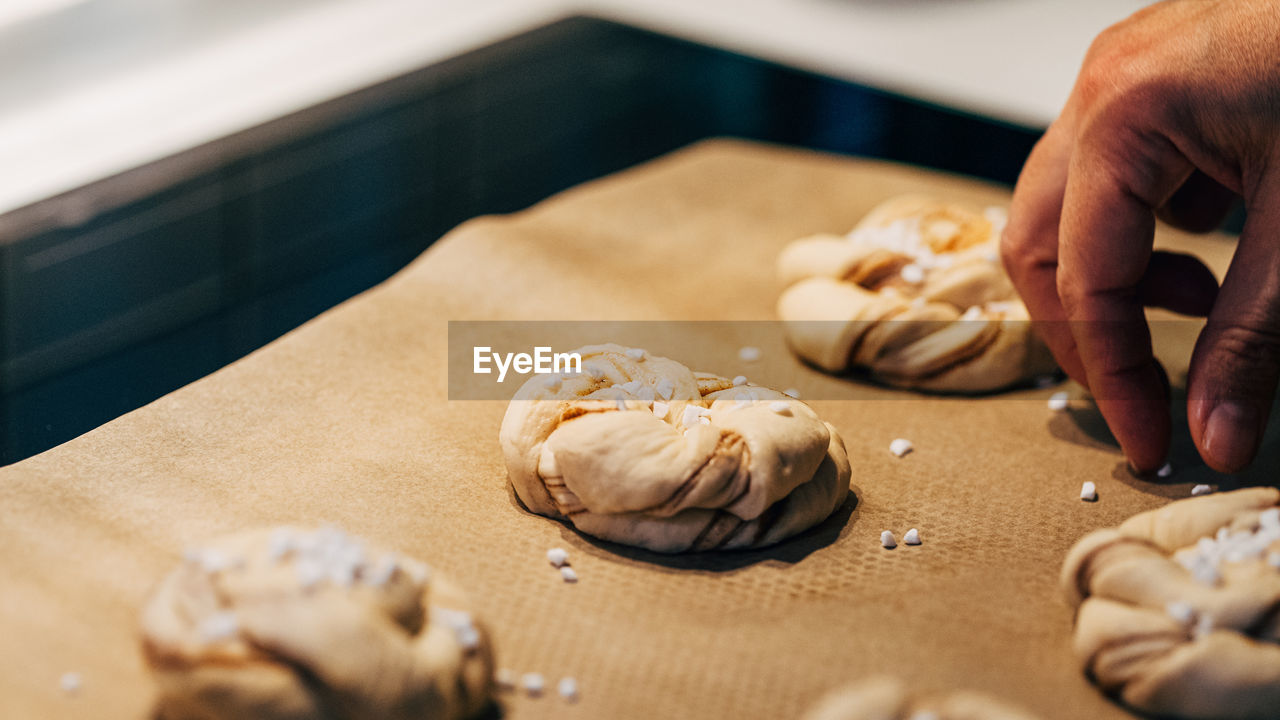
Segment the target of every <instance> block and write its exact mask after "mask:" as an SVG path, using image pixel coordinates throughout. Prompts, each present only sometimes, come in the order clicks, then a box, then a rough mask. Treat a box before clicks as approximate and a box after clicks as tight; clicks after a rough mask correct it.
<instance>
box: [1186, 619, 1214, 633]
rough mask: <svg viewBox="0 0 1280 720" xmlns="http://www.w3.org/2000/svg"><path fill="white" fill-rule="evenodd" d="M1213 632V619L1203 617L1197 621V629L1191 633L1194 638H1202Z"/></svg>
mask: <svg viewBox="0 0 1280 720" xmlns="http://www.w3.org/2000/svg"><path fill="white" fill-rule="evenodd" d="M1211 632H1213V618H1211V617H1209V616H1208V615H1201V616H1200V617H1199V619H1197V620H1196V626H1195V629H1194V630H1192V631H1191V634H1192V636H1194V637H1197V638H1200V637H1204V636H1205V635H1208V634H1209V633H1211Z"/></svg>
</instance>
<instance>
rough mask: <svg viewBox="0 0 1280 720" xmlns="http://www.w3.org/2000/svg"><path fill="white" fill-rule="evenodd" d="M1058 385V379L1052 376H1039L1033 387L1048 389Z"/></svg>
mask: <svg viewBox="0 0 1280 720" xmlns="http://www.w3.org/2000/svg"><path fill="white" fill-rule="evenodd" d="M1057 384H1058V378H1056V377H1054V376H1052V375H1040V376H1039V377H1037V378H1036V380H1035V386H1036V387H1038V388H1042V389H1043V388H1050V387H1053V386H1054V385H1057Z"/></svg>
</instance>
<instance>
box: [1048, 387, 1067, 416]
mask: <svg viewBox="0 0 1280 720" xmlns="http://www.w3.org/2000/svg"><path fill="white" fill-rule="evenodd" d="M1068 399H1069V398H1068V396H1067V394H1066V393H1064V392H1056V393H1054V394H1052V395H1050V396H1049V409H1050V410H1054V411H1057V410H1066V409H1067V401H1068Z"/></svg>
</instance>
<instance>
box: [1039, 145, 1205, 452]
mask: <svg viewBox="0 0 1280 720" xmlns="http://www.w3.org/2000/svg"><path fill="white" fill-rule="evenodd" d="M1131 127H1132V126H1128V127H1116V126H1111V127H1110V128H1103V127H1099V128H1097V129H1096V131H1094V132H1090V133H1087V134H1086V135H1085V136H1084V137H1082V138H1081V141H1080V142H1079V143H1078V144H1077V145H1076V148H1075V152H1074V153H1073V155H1072V159H1071V163H1070V171H1069V173H1068V178H1067V187H1066V193H1065V195H1064V197H1063V210H1062V225H1061V227H1060V231H1059V235H1060V237H1059V248H1058V296H1059V297H1060V298H1061V300H1062V304H1063V308H1064V310H1065V311H1066V317H1067V320H1068V325H1069V327H1070V331H1071V335H1072V337H1073V338H1074V339H1075V343H1076V348H1077V352H1078V353H1079V357H1080V362H1081V365H1082V367H1083V370H1084V373H1085V376H1086V378H1087V379H1088V384H1089V389H1090V390H1091V391H1092V393H1093V395H1094V399H1095V400H1096V402H1097V404H1098V409H1099V410H1101V411H1102V415H1103V417H1105V418H1106V420H1107V424H1108V426H1110V428H1111V431H1112V433H1113V434H1114V435H1115V437H1116V440H1118V441H1119V442H1120V447H1121V448H1122V449H1123V450H1124V453H1125V455H1126V456H1127V457H1128V458H1129V462H1130V463H1131V464H1132V465H1133V466H1134V468H1135V469H1137V470H1138V471H1141V472H1147V471H1151V470H1155V469H1156V468H1157V467H1159V466H1160V464H1161V463H1163V462H1164V458H1165V455H1166V454H1167V453H1168V451H1169V435H1170V427H1171V421H1170V415H1169V406H1168V398H1167V397H1166V394H1165V393H1166V388H1165V385H1164V379H1163V374H1162V372H1161V370H1160V369H1159V367H1158V365H1157V364H1156V361H1155V357H1154V355H1153V354H1152V350H1151V331H1150V329H1149V328H1148V327H1147V322H1146V316H1145V314H1144V313H1143V308H1142V301H1141V297H1140V294H1139V291H1138V288H1139V285H1140V283H1141V282H1142V279H1143V276H1144V274H1145V273H1146V271H1147V266H1148V263H1149V261H1150V259H1151V246H1152V241H1153V237H1154V234H1155V210H1156V208H1158V207H1160V206H1162V205H1163V204H1164V203H1165V202H1166V201H1167V200H1168V198H1169V196H1170V195H1172V194H1173V192H1174V191H1175V190H1176V189H1177V188H1178V187H1179V186H1180V185H1181V184H1182V182H1183V181H1184V180H1185V179H1186V177H1187V174H1188V173H1189V172H1190V167H1191V166H1190V163H1189V162H1188V161H1187V160H1186V158H1184V157H1183V156H1182V155H1181V154H1180V153H1178V152H1177V150H1176V148H1174V147H1173V145H1172V143H1170V142H1168V141H1167V140H1165V139H1163V138H1160V137H1155V136H1142V135H1141V134H1139V133H1138V132H1137V131H1134V130H1132V129H1131Z"/></svg>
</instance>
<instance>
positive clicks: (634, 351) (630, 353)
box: [627, 348, 645, 360]
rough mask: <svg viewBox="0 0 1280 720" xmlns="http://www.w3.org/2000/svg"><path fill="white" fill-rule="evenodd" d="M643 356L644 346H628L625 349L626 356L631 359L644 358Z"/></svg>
mask: <svg viewBox="0 0 1280 720" xmlns="http://www.w3.org/2000/svg"><path fill="white" fill-rule="evenodd" d="M644 356H645V351H644V348H630V349H628V350H627V357H629V358H631V359H632V360H644Z"/></svg>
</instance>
